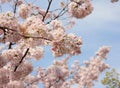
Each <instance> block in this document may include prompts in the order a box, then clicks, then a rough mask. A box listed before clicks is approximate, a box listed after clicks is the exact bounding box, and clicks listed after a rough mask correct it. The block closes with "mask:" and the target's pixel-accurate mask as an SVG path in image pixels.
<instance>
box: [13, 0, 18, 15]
mask: <svg viewBox="0 0 120 88" xmlns="http://www.w3.org/2000/svg"><path fill="white" fill-rule="evenodd" d="M17 3H18V0H16V2H15V6H14V10H13V12H14V16H15V14H16V9H17Z"/></svg>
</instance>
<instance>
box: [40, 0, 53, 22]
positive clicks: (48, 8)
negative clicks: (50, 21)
mask: <svg viewBox="0 0 120 88" xmlns="http://www.w3.org/2000/svg"><path fill="white" fill-rule="evenodd" d="M51 3H52V0H50V1H49V4H48V7H47V10H46V13H45V15H44V16H43V19H42V21H43V22H44V20H45V17H46V16H47V14H48V12H49V9H50V6H51Z"/></svg>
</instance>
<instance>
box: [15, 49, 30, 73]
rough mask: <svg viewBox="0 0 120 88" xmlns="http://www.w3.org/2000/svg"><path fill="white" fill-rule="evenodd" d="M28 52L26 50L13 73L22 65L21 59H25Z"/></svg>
mask: <svg viewBox="0 0 120 88" xmlns="http://www.w3.org/2000/svg"><path fill="white" fill-rule="evenodd" d="M28 51H29V48H28V49H27V50H26V52H25V54H24V55H23V57H22V58H21V60H20V62H19V64H18V65H17V66H16V67H15V69H14V72H15V71H16V70H17V68H18V67H19V65H20V64H21V63H22V61H23V59H24V58H25V56H26V55H27V53H28Z"/></svg>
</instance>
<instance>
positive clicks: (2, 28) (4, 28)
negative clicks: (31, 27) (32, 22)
mask: <svg viewBox="0 0 120 88" xmlns="http://www.w3.org/2000/svg"><path fill="white" fill-rule="evenodd" d="M6 29H7V30H11V31H13V32H16V33H17V34H18V35H20V36H21V37H23V38H40V39H44V40H48V41H52V40H51V39H48V38H45V37H42V36H38V37H34V36H29V35H24V34H21V33H19V32H18V31H16V30H14V29H10V28H7V27H0V30H3V31H4V32H5V31H6Z"/></svg>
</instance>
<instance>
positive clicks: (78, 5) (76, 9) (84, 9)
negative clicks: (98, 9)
mask: <svg viewBox="0 0 120 88" xmlns="http://www.w3.org/2000/svg"><path fill="white" fill-rule="evenodd" d="M92 11H93V7H92V5H91V2H90V0H71V2H70V4H69V5H68V12H69V13H70V14H71V15H72V16H73V17H75V18H84V17H86V16H87V15H89V14H90V13H91V12H92Z"/></svg>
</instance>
